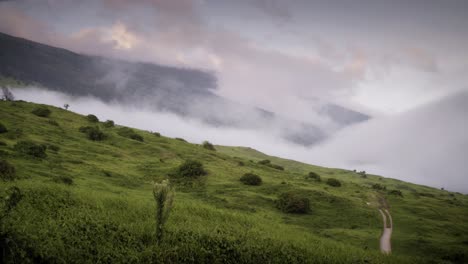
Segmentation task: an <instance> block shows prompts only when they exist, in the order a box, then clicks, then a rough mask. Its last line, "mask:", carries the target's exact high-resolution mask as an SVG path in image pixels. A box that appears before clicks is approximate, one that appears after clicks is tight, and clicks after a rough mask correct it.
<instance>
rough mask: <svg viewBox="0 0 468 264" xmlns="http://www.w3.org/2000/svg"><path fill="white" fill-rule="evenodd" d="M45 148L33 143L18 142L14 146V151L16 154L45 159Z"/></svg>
mask: <svg viewBox="0 0 468 264" xmlns="http://www.w3.org/2000/svg"><path fill="white" fill-rule="evenodd" d="M46 148H47V147H46V146H45V145H41V144H37V143H34V142H33V141H20V142H18V143H16V144H15V146H14V149H15V150H16V151H17V152H18V153H20V154H23V155H27V156H31V157H34V158H39V159H45V158H47V154H46Z"/></svg>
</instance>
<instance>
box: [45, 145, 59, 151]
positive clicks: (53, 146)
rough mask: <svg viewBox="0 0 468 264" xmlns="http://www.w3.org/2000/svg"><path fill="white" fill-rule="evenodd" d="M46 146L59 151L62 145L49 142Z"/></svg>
mask: <svg viewBox="0 0 468 264" xmlns="http://www.w3.org/2000/svg"><path fill="white" fill-rule="evenodd" d="M46 146H47V149H50V150H52V151H54V152H57V151H59V150H60V147H59V146H57V145H54V144H47V145H46Z"/></svg>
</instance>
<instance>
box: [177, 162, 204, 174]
mask: <svg viewBox="0 0 468 264" xmlns="http://www.w3.org/2000/svg"><path fill="white" fill-rule="evenodd" d="M177 174H178V175H179V176H181V177H184V178H198V177H199V176H202V175H205V174H206V171H205V169H204V168H203V164H202V163H201V162H199V161H196V160H187V161H185V162H184V163H182V164H181V165H180V166H179V168H178V172H177Z"/></svg>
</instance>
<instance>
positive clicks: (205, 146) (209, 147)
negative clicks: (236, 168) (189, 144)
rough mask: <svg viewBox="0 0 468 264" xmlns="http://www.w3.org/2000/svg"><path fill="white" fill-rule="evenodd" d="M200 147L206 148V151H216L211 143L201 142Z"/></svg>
mask: <svg viewBox="0 0 468 264" xmlns="http://www.w3.org/2000/svg"><path fill="white" fill-rule="evenodd" d="M202 146H203V147H204V148H206V149H207V150H213V151H216V149H215V147H214V146H213V144H211V143H210V142H208V141H203V144H202Z"/></svg>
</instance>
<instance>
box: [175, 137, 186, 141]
mask: <svg viewBox="0 0 468 264" xmlns="http://www.w3.org/2000/svg"><path fill="white" fill-rule="evenodd" d="M175 139H176V140H179V141H182V142H187V140H185V139H183V138H179V137H176V138H175Z"/></svg>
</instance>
